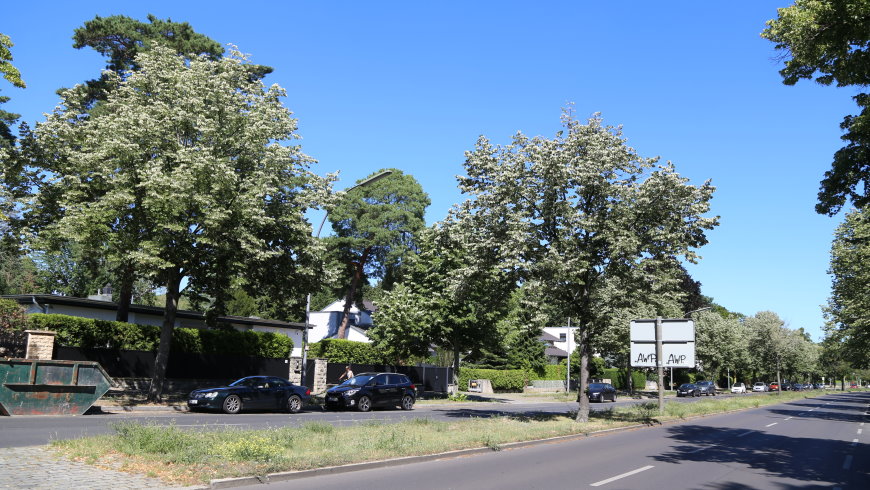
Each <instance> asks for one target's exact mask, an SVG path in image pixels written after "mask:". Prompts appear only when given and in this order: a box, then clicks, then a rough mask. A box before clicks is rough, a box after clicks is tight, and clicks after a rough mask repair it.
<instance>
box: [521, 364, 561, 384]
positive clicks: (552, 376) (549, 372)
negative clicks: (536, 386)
mask: <svg viewBox="0 0 870 490" xmlns="http://www.w3.org/2000/svg"><path fill="white" fill-rule="evenodd" d="M566 369H568V366H566V365H564V364H547V365H545V366H544V373H543V374H538V373H536V372H534V371H530V372H528V373H526V374H527V375H528V377H529V380H530V381H531V380H535V379H546V380H557V379H558V380H562V381H564V380H565V370H566Z"/></svg>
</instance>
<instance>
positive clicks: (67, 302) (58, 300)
mask: <svg viewBox="0 0 870 490" xmlns="http://www.w3.org/2000/svg"><path fill="white" fill-rule="evenodd" d="M0 298H4V299H11V300H14V301H17V302H18V304H20V305H30V304H34V303H35V304H37V305H42V304H53V305H64V306H78V307H82V308H93V309H97V310H110V311H117V310H118V303H115V302H112V301H99V300H95V299H87V298H76V297H74V296H59V295H56V294H12V295H4V296H0ZM164 310H165V308H162V307H160V306H147V305H136V304H131V305H130V311H131V312H133V313H141V314H146V315H156V316H163V312H164ZM175 316H176V317H177V318H184V319H190V320H202V321H205V314H203V313H201V312H198V311H190V310H178V311H177V312H176V314H175ZM218 322H223V323H233V324H236V325H251V326H255V325H256V326H262V327H274V328H288V329H294V330H302V329H304V328H305V323H297V322H284V321H281V320H268V319H265V318H255V317H247V316H234V315H223V316H219V317H218Z"/></svg>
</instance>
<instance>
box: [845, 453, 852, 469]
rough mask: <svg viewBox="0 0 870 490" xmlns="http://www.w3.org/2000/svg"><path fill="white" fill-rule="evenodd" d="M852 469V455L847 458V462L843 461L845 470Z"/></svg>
mask: <svg viewBox="0 0 870 490" xmlns="http://www.w3.org/2000/svg"><path fill="white" fill-rule="evenodd" d="M851 467H852V455H851V454H850V455H848V456H846V461H843V469H844V470H848V469H849V468H851Z"/></svg>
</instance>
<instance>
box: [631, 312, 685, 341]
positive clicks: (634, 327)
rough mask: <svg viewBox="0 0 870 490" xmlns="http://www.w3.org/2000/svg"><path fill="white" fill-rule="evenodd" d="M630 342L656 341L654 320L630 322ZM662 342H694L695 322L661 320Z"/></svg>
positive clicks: (670, 319) (678, 319)
mask: <svg viewBox="0 0 870 490" xmlns="http://www.w3.org/2000/svg"><path fill="white" fill-rule="evenodd" d="M630 338H631V341H632V342H643V341H649V342H655V341H656V321H655V320H632V321H631V337H630ZM662 341H664V342H671V341H672V342H694V341H695V322H693V321H692V320H689V319H682V318H677V319H672V318H663V319H662Z"/></svg>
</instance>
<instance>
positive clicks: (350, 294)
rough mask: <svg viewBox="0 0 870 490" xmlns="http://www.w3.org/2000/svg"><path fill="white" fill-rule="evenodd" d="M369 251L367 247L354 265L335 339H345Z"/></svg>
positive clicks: (369, 248)
mask: <svg viewBox="0 0 870 490" xmlns="http://www.w3.org/2000/svg"><path fill="white" fill-rule="evenodd" d="M371 249H372V248H371V247H367V248H366V249H365V251H363V254H362V257H360V260H359V262H355V263H354V266H355V267H354V271H353V278H352V279H351V281H350V288H349V289H348V290H347V296H345V298H344V311H343V312H342V315H341V324H340V325H339V326H338V333H337V334H336V338H339V339H343V338H346V337H347V326H348V323H350V308H351V307H352V306H353V298H354V296H356V288H357V287H358V286H359V282H360V281H361V280H362V274H363V267H364V266H365V264H366V260H367V259H368V257H369V252H370V251H371Z"/></svg>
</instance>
